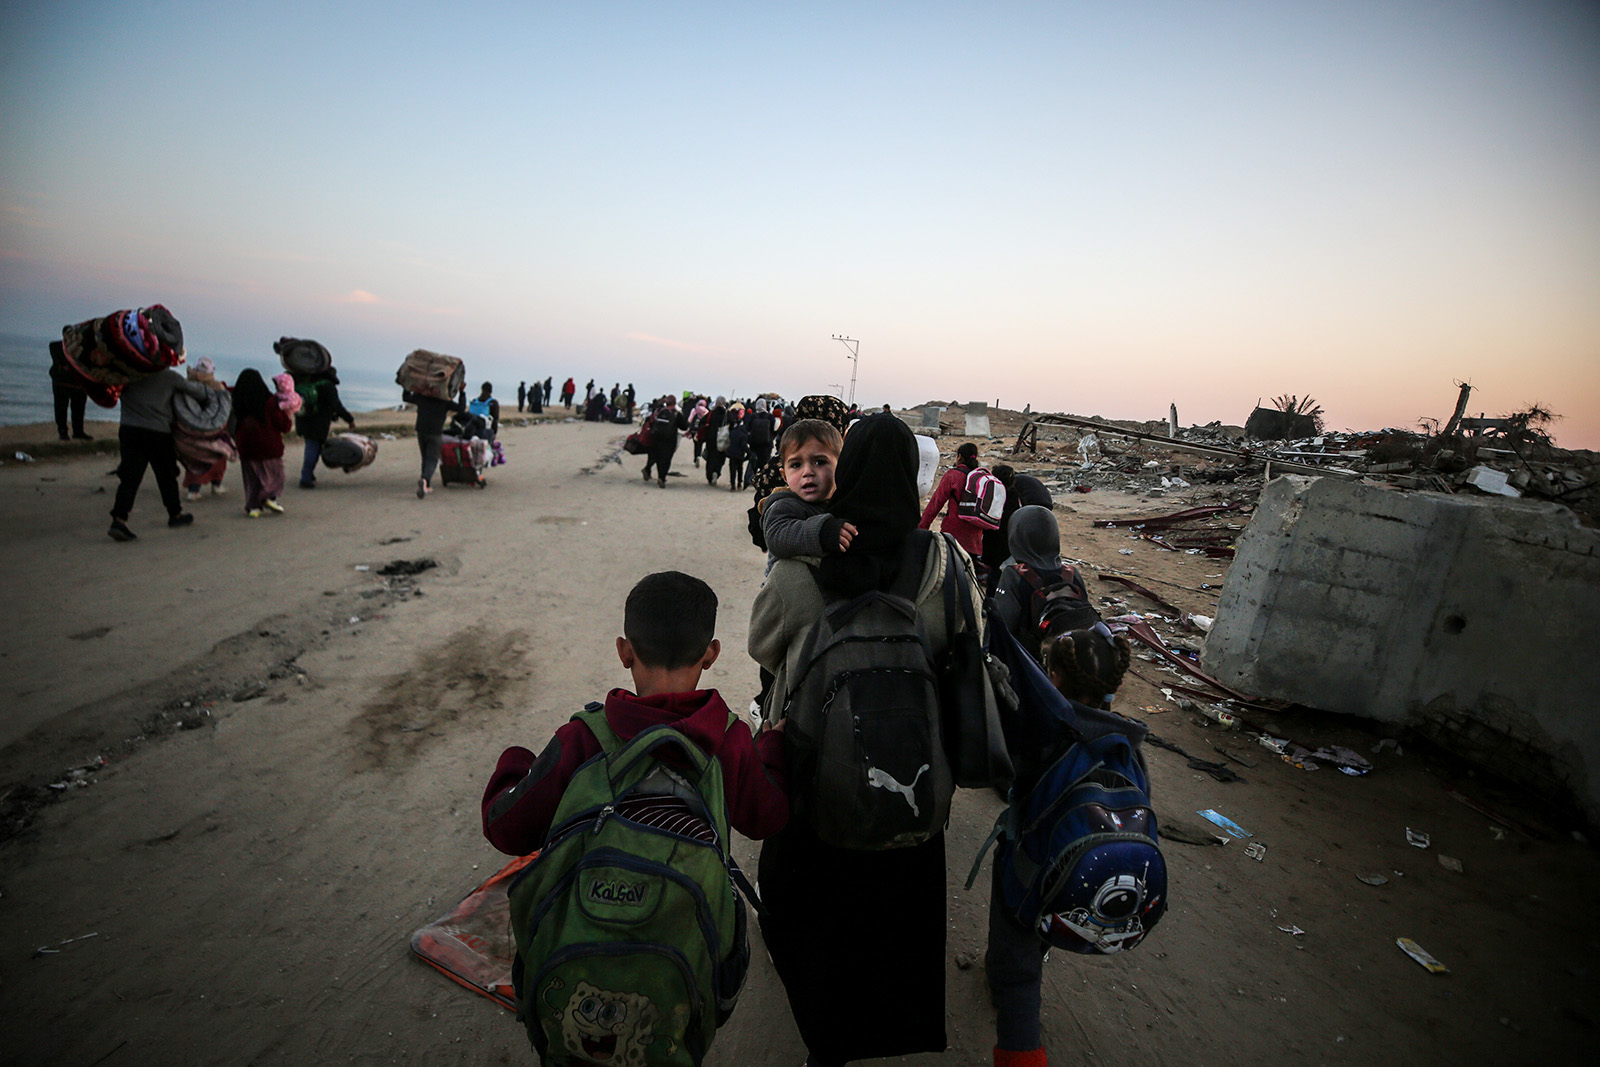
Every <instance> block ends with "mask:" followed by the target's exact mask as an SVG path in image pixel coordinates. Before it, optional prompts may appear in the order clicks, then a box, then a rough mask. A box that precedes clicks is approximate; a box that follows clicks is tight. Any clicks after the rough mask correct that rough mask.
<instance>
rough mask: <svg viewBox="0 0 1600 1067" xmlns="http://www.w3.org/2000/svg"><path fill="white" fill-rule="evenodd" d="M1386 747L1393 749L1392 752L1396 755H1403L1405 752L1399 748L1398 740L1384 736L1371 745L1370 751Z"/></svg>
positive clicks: (1381, 749) (1375, 751) (1377, 750)
mask: <svg viewBox="0 0 1600 1067" xmlns="http://www.w3.org/2000/svg"><path fill="white" fill-rule="evenodd" d="M1386 748H1392V749H1394V754H1395V755H1396V756H1403V755H1405V752H1404V751H1403V750H1402V749H1401V748H1400V742H1399V741H1396V740H1395V739H1394V738H1392V737H1385V738H1384V739H1383V740H1382V741H1379V742H1378V743H1377V744H1375V745H1373V746H1372V751H1373V752H1374V753H1377V752H1382V751H1383V750H1384V749H1386Z"/></svg>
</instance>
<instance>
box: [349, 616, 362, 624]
mask: <svg viewBox="0 0 1600 1067" xmlns="http://www.w3.org/2000/svg"><path fill="white" fill-rule="evenodd" d="M360 621H361V616H360V615H352V616H350V625H351V626H354V625H355V624H356V623H358V622H360Z"/></svg>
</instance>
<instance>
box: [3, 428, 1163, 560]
mask: <svg viewBox="0 0 1600 1067" xmlns="http://www.w3.org/2000/svg"><path fill="white" fill-rule="evenodd" d="M17 455H19V456H20V455H22V453H21V452H18V453H17ZM1117 552H1118V553H1120V554H1121V555H1124V556H1131V555H1133V549H1131V548H1119V549H1117Z"/></svg>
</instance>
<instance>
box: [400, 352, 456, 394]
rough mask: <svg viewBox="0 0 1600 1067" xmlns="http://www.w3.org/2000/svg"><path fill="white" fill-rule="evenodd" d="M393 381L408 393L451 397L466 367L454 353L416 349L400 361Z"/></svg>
mask: <svg viewBox="0 0 1600 1067" xmlns="http://www.w3.org/2000/svg"><path fill="white" fill-rule="evenodd" d="M394 381H395V384H396V385H398V386H399V387H400V388H402V389H404V390H405V391H406V392H408V393H416V394H417V395H418V396H431V397H433V398H434V399H435V400H454V399H455V398H456V396H457V395H458V394H459V393H460V392H461V387H462V386H463V385H465V384H466V381H467V368H466V364H464V363H462V362H461V360H459V359H457V358H456V357H455V356H446V355H443V354H441V353H438V352H429V351H428V350H427V349H423V348H419V349H417V350H416V351H415V352H412V353H411V354H410V355H409V356H407V357H406V358H405V360H404V361H402V362H401V364H400V369H399V370H398V371H396V372H395V375H394Z"/></svg>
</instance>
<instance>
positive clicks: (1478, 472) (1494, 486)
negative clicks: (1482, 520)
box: [1467, 467, 1522, 496]
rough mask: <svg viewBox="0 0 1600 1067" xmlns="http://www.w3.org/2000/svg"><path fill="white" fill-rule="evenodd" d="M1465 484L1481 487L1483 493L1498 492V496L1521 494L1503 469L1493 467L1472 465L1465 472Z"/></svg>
mask: <svg viewBox="0 0 1600 1067" xmlns="http://www.w3.org/2000/svg"><path fill="white" fill-rule="evenodd" d="M1467 484H1468V485H1470V486H1473V487H1474V488H1477V489H1482V490H1483V491H1484V492H1485V493H1498V494H1499V495H1500V496H1521V495H1522V493H1520V492H1519V491H1518V490H1516V489H1515V488H1513V487H1512V485H1511V481H1510V479H1508V478H1507V477H1506V476H1505V472H1504V471H1497V470H1495V469H1494V468H1493V467H1473V468H1472V469H1471V470H1469V471H1468V472H1467Z"/></svg>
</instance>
